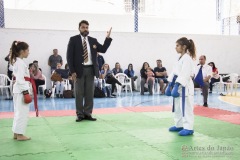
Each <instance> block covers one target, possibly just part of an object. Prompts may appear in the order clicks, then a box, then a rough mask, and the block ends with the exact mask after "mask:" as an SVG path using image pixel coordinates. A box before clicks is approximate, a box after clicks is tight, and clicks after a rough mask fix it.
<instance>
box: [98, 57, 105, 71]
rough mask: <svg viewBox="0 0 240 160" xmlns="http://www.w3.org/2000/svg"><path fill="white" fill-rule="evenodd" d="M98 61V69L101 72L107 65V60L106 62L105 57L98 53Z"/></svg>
mask: <svg viewBox="0 0 240 160" xmlns="http://www.w3.org/2000/svg"><path fill="white" fill-rule="evenodd" d="M97 59H98V68H99V71H100V72H101V70H102V66H103V64H105V60H104V58H103V56H102V55H100V54H99V53H97Z"/></svg>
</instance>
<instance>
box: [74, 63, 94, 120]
mask: <svg viewBox="0 0 240 160" xmlns="http://www.w3.org/2000/svg"><path fill="white" fill-rule="evenodd" d="M93 72H94V71H93V67H87V68H85V67H84V68H83V75H82V77H81V78H77V81H76V82H75V84H74V91H75V105H76V114H77V116H78V117H79V118H84V117H85V116H91V115H92V110H93V95H94V73H93Z"/></svg>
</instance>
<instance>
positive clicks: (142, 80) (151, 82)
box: [141, 77, 153, 94]
mask: <svg viewBox="0 0 240 160" xmlns="http://www.w3.org/2000/svg"><path fill="white" fill-rule="evenodd" d="M146 82H147V79H145V78H143V77H142V78H141V94H144V84H145V83H146ZM152 87H153V80H151V79H149V81H148V90H149V93H150V94H153V93H152Z"/></svg>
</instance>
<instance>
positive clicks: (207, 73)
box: [194, 55, 212, 107]
mask: <svg viewBox="0 0 240 160" xmlns="http://www.w3.org/2000/svg"><path fill="white" fill-rule="evenodd" d="M201 67H202V75H203V82H204V85H203V86H200V85H199V84H198V83H196V82H195V81H194V88H202V94H203V102H204V103H203V106H204V107H208V103H207V99H208V89H209V80H210V78H211V75H212V67H211V66H209V65H208V64H206V56H205V55H201V56H200V57H199V65H198V66H197V67H196V68H195V71H194V75H195V77H196V76H197V74H198V72H199V70H200V69H201Z"/></svg>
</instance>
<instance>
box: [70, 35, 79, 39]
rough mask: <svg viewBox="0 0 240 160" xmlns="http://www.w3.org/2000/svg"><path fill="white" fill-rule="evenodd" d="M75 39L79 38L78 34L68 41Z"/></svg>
mask: <svg viewBox="0 0 240 160" xmlns="http://www.w3.org/2000/svg"><path fill="white" fill-rule="evenodd" d="M77 38H79V34H78V35H75V36H72V37H70V39H71V40H73V39H77Z"/></svg>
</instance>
